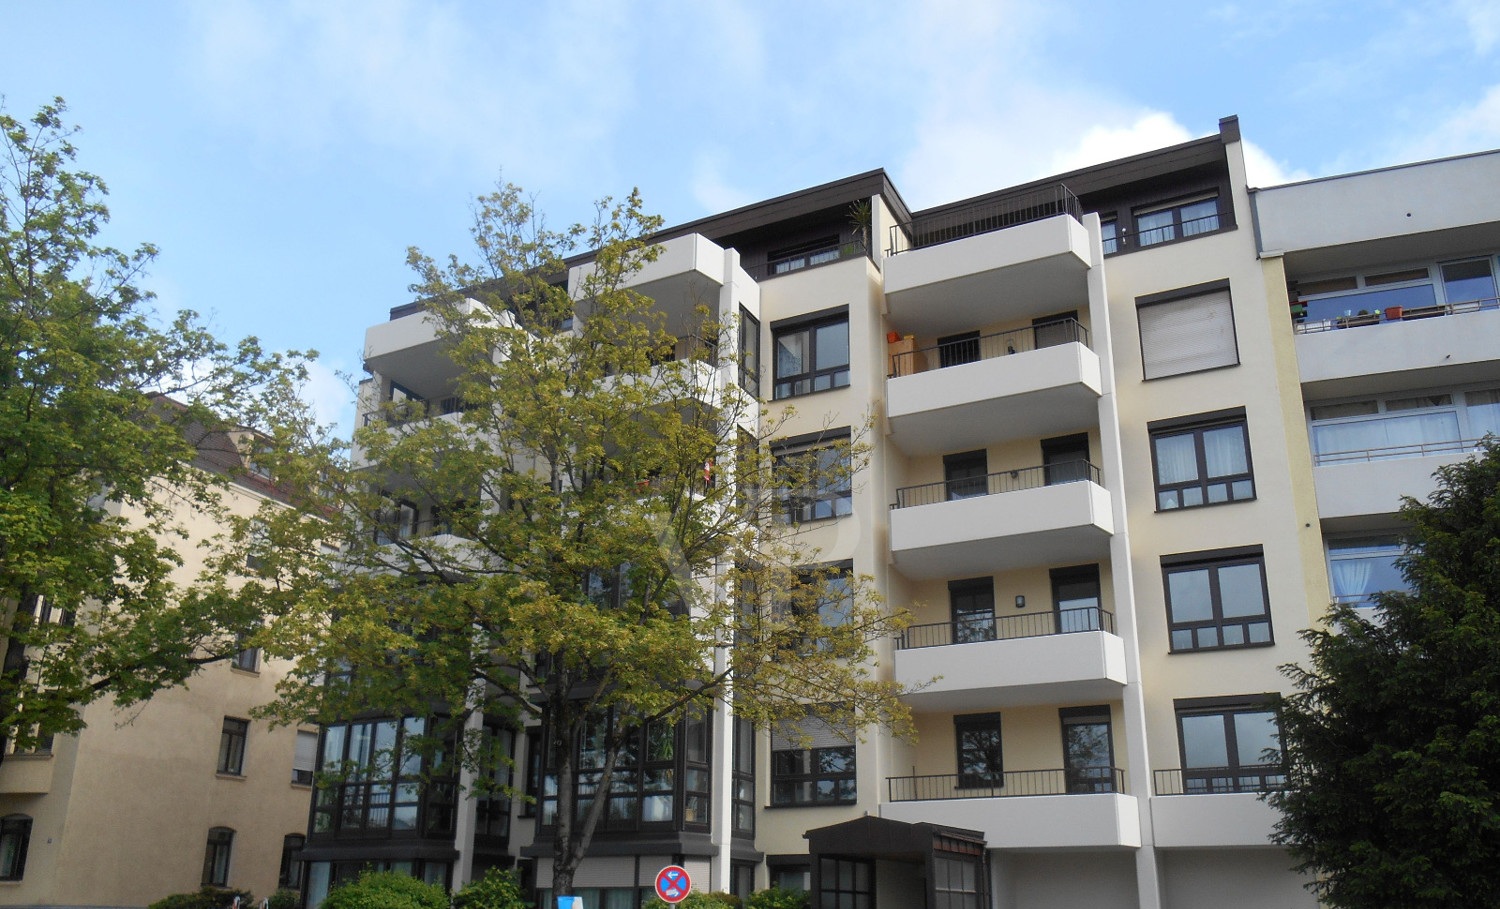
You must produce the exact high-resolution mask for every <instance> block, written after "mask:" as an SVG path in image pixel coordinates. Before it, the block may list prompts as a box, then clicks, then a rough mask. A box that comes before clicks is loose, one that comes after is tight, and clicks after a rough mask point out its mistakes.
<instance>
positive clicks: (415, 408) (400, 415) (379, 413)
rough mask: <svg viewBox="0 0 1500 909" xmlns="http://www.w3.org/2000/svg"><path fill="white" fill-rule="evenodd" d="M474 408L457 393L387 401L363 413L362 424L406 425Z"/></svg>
mask: <svg viewBox="0 0 1500 909" xmlns="http://www.w3.org/2000/svg"><path fill="white" fill-rule="evenodd" d="M473 408H474V405H472V404H470V403H469V402H467V401H465V400H464V399H463V398H460V397H458V396H457V395H450V396H449V397H446V398H439V399H438V400H436V401H424V400H422V399H421V398H408V399H407V400H405V401H399V402H387V403H386V405H385V406H383V407H380V408H379V409H376V410H371V411H367V412H365V413H364V414H361V415H360V425H362V426H374V425H375V424H377V423H384V424H385V425H386V426H405V425H406V424H407V423H416V422H418V421H420V420H426V419H428V418H430V417H441V416H446V415H447V414H450V413H462V412H463V411H466V410H472V409H473Z"/></svg>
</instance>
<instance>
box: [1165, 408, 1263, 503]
mask: <svg viewBox="0 0 1500 909" xmlns="http://www.w3.org/2000/svg"><path fill="white" fill-rule="evenodd" d="M1174 424H1175V421H1174ZM1151 462H1152V465H1153V466H1154V467H1155V470H1156V510H1157V511H1171V510H1173V509H1177V508H1196V507H1198V506H1200V505H1219V504H1223V503H1225V502H1243V501H1245V500H1247V499H1253V498H1255V478H1254V475H1253V474H1252V472H1251V469H1250V435H1249V432H1248V430H1247V429H1246V426H1245V418H1244V416H1243V415H1242V414H1241V415H1238V416H1235V417H1232V418H1229V419H1224V420H1217V421H1207V422H1204V423H1197V424H1189V425H1186V426H1183V425H1180V424H1175V425H1172V426H1171V427H1170V428H1156V429H1153V430H1152V431H1151Z"/></svg>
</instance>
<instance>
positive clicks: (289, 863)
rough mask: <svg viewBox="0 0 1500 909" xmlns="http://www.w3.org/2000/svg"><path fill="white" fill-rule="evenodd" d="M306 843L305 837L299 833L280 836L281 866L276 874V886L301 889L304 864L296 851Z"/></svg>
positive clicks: (304, 869)
mask: <svg viewBox="0 0 1500 909" xmlns="http://www.w3.org/2000/svg"><path fill="white" fill-rule="evenodd" d="M306 845H307V837H306V836H304V835H303V834H300V833H288V834H287V835H285V836H283V837H282V838H281V868H280V870H279V871H278V872H277V875H276V886H277V887H279V888H281V889H283V890H301V889H302V879H303V876H304V873H305V871H306V866H305V864H304V863H303V862H302V860H301V859H298V858H297V853H299V852H301V851H302V849H303V847H304V846H306Z"/></svg>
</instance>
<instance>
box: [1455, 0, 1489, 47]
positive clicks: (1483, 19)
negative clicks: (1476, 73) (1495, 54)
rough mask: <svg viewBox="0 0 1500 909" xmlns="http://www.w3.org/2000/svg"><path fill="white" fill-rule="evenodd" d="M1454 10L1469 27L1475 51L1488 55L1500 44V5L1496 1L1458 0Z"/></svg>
mask: <svg viewBox="0 0 1500 909" xmlns="http://www.w3.org/2000/svg"><path fill="white" fill-rule="evenodd" d="M1454 8H1455V9H1456V10H1457V12H1458V14H1459V16H1460V17H1462V18H1463V20H1464V22H1465V23H1466V24H1467V25H1468V33H1469V39H1470V40H1471V41H1473V42H1474V50H1475V51H1477V52H1479V53H1481V54H1488V53H1489V52H1490V51H1492V50H1494V49H1495V46H1496V45H1497V44H1500V5H1497V4H1496V3H1495V0H1458V2H1457V3H1455V4H1454Z"/></svg>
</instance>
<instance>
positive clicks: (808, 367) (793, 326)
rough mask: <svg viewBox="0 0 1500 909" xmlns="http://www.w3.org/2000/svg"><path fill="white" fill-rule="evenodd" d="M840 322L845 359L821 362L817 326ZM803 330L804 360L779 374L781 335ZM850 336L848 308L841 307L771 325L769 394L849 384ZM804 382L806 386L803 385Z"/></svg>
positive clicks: (808, 391) (782, 396)
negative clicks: (795, 369)
mask: <svg viewBox="0 0 1500 909" xmlns="http://www.w3.org/2000/svg"><path fill="white" fill-rule="evenodd" d="M840 323H842V324H843V326H844V337H845V339H846V340H845V345H844V359H843V362H842V363H830V364H828V365H820V358H819V352H818V329H820V328H827V327H829V326H831V325H838V324H840ZM802 333H806V335H807V338H806V346H807V347H806V349H807V353H806V355H805V356H806V362H805V363H803V364H802V367H803V369H802V371H801V372H797V373H788V374H787V375H785V376H783V375H782V374H781V339H782V338H784V337H787V336H790V335H795V334H802ZM853 346H854V345H853V339H852V338H850V336H849V311H848V309H847V308H840V309H839V310H837V311H836V312H833V313H829V314H824V313H818V314H814V315H811V316H808V317H807V318H803V319H789V320H787V321H785V322H778V323H776V324H774V325H772V326H771V360H772V362H771V373H772V376H771V382H772V387H771V397H772V399H773V400H776V401H780V400H783V399H786V398H796V397H801V396H802V395H809V394H816V393H818V392H822V391H834V390H836V389H839V388H847V387H848V386H849V377H850V371H851V370H850V367H851V366H852V360H853ZM821 379H826V380H827V383H828V384H827V386H826V387H823V388H819V387H817V385H818V382H819V380H821ZM804 386H805V387H804Z"/></svg>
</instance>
